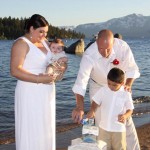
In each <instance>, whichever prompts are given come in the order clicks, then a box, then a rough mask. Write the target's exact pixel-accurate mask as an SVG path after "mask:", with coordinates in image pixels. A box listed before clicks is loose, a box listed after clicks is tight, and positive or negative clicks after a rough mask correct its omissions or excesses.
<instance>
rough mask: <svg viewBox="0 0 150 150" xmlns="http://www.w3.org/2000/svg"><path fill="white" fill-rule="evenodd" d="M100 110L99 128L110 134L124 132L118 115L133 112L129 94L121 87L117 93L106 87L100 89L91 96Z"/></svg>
mask: <svg viewBox="0 0 150 150" xmlns="http://www.w3.org/2000/svg"><path fill="white" fill-rule="evenodd" d="M92 100H93V101H95V102H96V103H97V104H98V105H100V107H98V108H97V109H100V110H101V113H100V122H99V127H100V128H102V129H104V130H106V131H111V132H125V131H126V128H125V124H123V123H121V122H119V121H118V115H119V114H124V113H125V112H126V110H128V109H130V110H133V109H134V106H133V101H132V97H131V93H129V92H127V91H125V90H124V87H123V86H122V87H121V88H120V89H119V90H118V91H112V90H110V88H109V87H108V86H104V87H102V88H100V90H99V91H98V92H97V93H96V94H95V95H94V96H93V98H92Z"/></svg>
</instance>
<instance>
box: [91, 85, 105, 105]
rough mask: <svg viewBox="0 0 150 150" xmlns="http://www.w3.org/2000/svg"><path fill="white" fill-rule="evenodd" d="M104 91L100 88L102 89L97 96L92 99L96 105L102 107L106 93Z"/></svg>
mask: <svg viewBox="0 0 150 150" xmlns="http://www.w3.org/2000/svg"><path fill="white" fill-rule="evenodd" d="M103 89H104V88H103V87H102V88H100V89H99V90H98V91H97V92H96V94H95V95H94V96H93V97H92V100H93V101H94V102H95V103H96V104H98V105H100V104H101V102H102V100H103V98H102V97H103V93H105V92H104V90H103Z"/></svg>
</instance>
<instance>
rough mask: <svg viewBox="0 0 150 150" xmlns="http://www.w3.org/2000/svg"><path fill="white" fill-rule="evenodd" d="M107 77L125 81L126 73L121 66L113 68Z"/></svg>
mask: <svg viewBox="0 0 150 150" xmlns="http://www.w3.org/2000/svg"><path fill="white" fill-rule="evenodd" d="M107 79H108V80H110V81H113V82H116V83H122V82H124V79H125V74H124V72H123V71H122V70H121V69H119V68H112V69H111V70H110V71H109V73H108V75H107Z"/></svg>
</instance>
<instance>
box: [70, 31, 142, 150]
mask: <svg viewBox="0 0 150 150" xmlns="http://www.w3.org/2000/svg"><path fill="white" fill-rule="evenodd" d="M113 67H118V68H120V69H122V70H123V71H124V72H125V76H126V83H125V90H128V91H131V87H132V84H133V82H134V80H135V79H136V78H138V77H139V76H140V73H139V69H138V67H137V65H136V63H135V60H134V57H133V54H132V51H131V49H130V47H129V45H128V44H127V43H126V42H125V41H123V40H120V39H117V38H114V37H113V33H112V31H110V30H102V31H100V32H99V33H98V37H97V39H96V41H95V42H94V43H93V44H92V45H91V46H90V47H89V48H88V49H87V50H86V51H85V52H84V54H83V57H82V60H81V63H80V69H79V72H78V76H77V79H76V82H75V84H74V86H73V92H74V93H75V97H76V103H77V104H76V108H75V109H74V110H73V112H72V118H73V120H74V121H75V122H78V123H80V121H81V120H82V117H83V115H84V96H85V92H86V88H87V84H88V82H89V94H90V99H91V98H92V97H93V96H94V94H95V93H96V92H97V91H98V89H99V88H100V87H102V86H104V85H106V84H107V74H108V72H109V70H110V69H111V68H113ZM106 94H107V93H106ZM96 113H98V114H100V109H98V110H97V112H96ZM96 116H97V115H96ZM95 122H96V125H97V126H98V122H99V118H95ZM126 129H127V132H126V133H127V150H139V149H140V148H139V142H138V138H137V133H136V130H135V127H134V124H133V121H132V118H130V119H128V121H127V125H126Z"/></svg>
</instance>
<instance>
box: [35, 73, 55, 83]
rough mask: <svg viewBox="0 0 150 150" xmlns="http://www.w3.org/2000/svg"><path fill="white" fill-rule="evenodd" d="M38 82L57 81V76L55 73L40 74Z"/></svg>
mask: <svg viewBox="0 0 150 150" xmlns="http://www.w3.org/2000/svg"><path fill="white" fill-rule="evenodd" d="M37 78H38V79H37V83H44V84H51V83H53V82H54V81H55V79H56V76H55V75H53V74H39V75H38V76H37Z"/></svg>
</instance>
